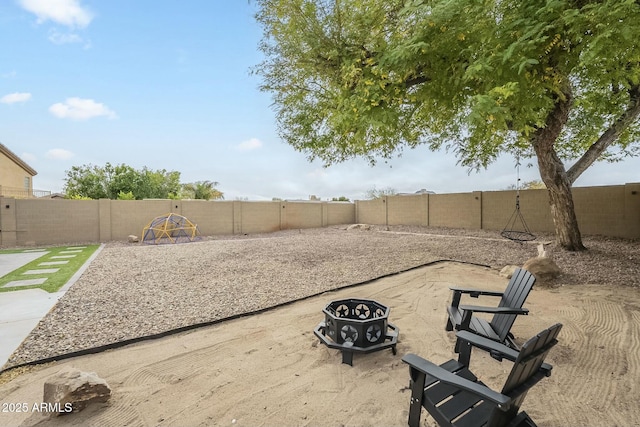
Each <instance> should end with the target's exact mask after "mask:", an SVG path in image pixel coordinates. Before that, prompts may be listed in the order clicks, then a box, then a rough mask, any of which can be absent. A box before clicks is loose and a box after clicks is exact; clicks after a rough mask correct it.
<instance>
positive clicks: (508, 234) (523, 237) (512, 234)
mask: <svg viewBox="0 0 640 427" xmlns="http://www.w3.org/2000/svg"><path fill="white" fill-rule="evenodd" d="M500 235H501V236H502V237H504V238H505V239H509V240H513V241H514V242H530V241H532V240H536V236H534V235H533V234H531V233H530V232H528V231H517V230H503V231H502V233H500Z"/></svg>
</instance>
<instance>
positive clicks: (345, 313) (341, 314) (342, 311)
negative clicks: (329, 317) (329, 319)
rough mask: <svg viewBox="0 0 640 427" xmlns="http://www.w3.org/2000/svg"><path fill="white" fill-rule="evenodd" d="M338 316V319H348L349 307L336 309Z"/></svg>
mask: <svg viewBox="0 0 640 427" xmlns="http://www.w3.org/2000/svg"><path fill="white" fill-rule="evenodd" d="M336 315H337V316H338V317H346V316H348V315H349V307H347V306H346V305H345V304H342V305H341V306H340V307H338V308H337V309H336Z"/></svg>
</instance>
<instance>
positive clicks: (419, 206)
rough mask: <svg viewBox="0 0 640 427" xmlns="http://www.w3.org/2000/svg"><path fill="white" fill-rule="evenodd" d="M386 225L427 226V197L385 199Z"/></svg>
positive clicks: (422, 195)
mask: <svg viewBox="0 0 640 427" xmlns="http://www.w3.org/2000/svg"><path fill="white" fill-rule="evenodd" d="M387 209H389V213H388V218H389V222H388V225H422V226H427V225H429V195H428V194H420V195H416V196H395V197H387Z"/></svg>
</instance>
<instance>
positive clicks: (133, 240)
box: [129, 234, 140, 243]
mask: <svg viewBox="0 0 640 427" xmlns="http://www.w3.org/2000/svg"><path fill="white" fill-rule="evenodd" d="M139 241H140V238H139V237H138V236H136V235H133V234H130V235H129V243H138V242H139Z"/></svg>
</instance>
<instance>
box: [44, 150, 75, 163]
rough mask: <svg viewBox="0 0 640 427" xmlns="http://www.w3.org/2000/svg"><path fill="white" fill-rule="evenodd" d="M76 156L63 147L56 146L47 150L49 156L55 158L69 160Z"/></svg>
mask: <svg viewBox="0 0 640 427" xmlns="http://www.w3.org/2000/svg"><path fill="white" fill-rule="evenodd" d="M73 156H74V154H73V153H72V152H71V151H68V150H64V149H62V148H54V149H52V150H49V151H47V158H48V159H53V160H67V159H70V158H72V157H73Z"/></svg>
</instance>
